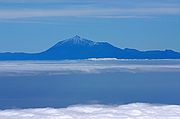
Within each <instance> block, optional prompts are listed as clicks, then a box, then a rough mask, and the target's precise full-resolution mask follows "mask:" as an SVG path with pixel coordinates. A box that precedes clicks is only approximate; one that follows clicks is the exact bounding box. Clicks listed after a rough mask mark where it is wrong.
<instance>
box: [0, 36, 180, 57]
mask: <svg viewBox="0 0 180 119" xmlns="http://www.w3.org/2000/svg"><path fill="white" fill-rule="evenodd" d="M88 58H117V59H180V53H179V52H175V51H173V50H164V51H161V50H150V51H139V50H136V49H130V48H125V49H121V48H118V47H115V46H113V45H111V44H109V43H108V42H94V41H92V40H88V39H85V38H81V37H80V36H78V35H76V36H74V37H72V38H69V39H66V40H62V41H60V42H58V43H56V44H55V45H54V46H52V47H50V48H49V49H47V50H45V51H43V52H40V53H10V52H8V53H0V60H65V59H69V60H75V59H88Z"/></svg>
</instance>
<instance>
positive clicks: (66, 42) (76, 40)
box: [56, 35, 96, 46]
mask: <svg viewBox="0 0 180 119" xmlns="http://www.w3.org/2000/svg"><path fill="white" fill-rule="evenodd" d="M95 43H96V42H93V41H91V40H87V39H85V38H82V37H80V36H78V35H75V36H74V37H72V38H69V39H66V40H63V41H60V42H59V43H57V44H56V45H58V46H59V45H68V46H70V45H81V46H87V45H89V46H90V45H94V44H95Z"/></svg>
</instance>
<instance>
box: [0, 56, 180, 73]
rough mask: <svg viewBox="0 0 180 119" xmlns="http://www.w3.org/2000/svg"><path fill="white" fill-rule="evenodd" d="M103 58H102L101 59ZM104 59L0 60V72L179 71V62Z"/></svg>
mask: <svg viewBox="0 0 180 119" xmlns="http://www.w3.org/2000/svg"><path fill="white" fill-rule="evenodd" d="M103 60H104V59H103ZM114 61H116V62H114ZM114 61H111V60H104V61H94V60H93V61H91V60H90V61H11V62H7V61H6V62H0V67H1V68H0V74H1V75H3V74H4V75H8V74H11V75H12V74H16V75H17V74H21V75H22V74H31V75H32V74H38V73H42V72H53V73H51V74H68V73H76V72H78V73H102V72H112V71H113V72H114V71H118V72H132V73H136V72H180V63H176V64H174V63H172V64H171V63H166V64H157V63H122V62H120V61H118V60H114Z"/></svg>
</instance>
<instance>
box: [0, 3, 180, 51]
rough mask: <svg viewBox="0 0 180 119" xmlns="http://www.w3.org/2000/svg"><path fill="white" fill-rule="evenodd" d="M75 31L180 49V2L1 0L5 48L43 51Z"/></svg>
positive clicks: (0, 37)
mask: <svg viewBox="0 0 180 119" xmlns="http://www.w3.org/2000/svg"><path fill="white" fill-rule="evenodd" d="M76 34H77V35H80V36H81V37H84V38H87V39H90V40H94V41H107V42H109V43H111V44H113V45H115V46H118V47H121V48H125V47H128V48H136V49H139V50H156V49H160V50H164V49H173V50H176V51H180V0H0V52H40V51H43V50H46V49H47V48H49V47H51V46H52V45H54V44H55V43H57V42H58V41H60V40H64V39H66V38H70V37H73V36H74V35H76Z"/></svg>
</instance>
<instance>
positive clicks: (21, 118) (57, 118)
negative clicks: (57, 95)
mask: <svg viewBox="0 0 180 119" xmlns="http://www.w3.org/2000/svg"><path fill="white" fill-rule="evenodd" d="M0 119H180V105H152V104H144V103H132V104H126V105H119V106H118V105H111V106H108V105H75V106H71V107H67V108H57V109H55V108H35V109H8V110H0Z"/></svg>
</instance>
